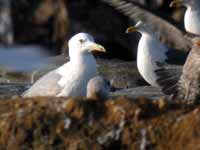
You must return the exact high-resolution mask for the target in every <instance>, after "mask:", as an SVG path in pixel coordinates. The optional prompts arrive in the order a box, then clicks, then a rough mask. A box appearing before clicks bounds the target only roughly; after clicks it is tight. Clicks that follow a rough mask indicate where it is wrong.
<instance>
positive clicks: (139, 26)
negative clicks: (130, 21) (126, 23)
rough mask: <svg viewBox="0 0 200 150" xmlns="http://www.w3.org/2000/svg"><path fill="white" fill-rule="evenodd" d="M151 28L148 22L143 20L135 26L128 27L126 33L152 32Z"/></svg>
mask: <svg viewBox="0 0 200 150" xmlns="http://www.w3.org/2000/svg"><path fill="white" fill-rule="evenodd" d="M149 29H150V28H149V27H148V25H147V24H145V23H144V22H143V21H138V22H137V23H136V24H135V25H134V26H130V27H128V28H127V29H126V33H133V32H137V31H138V32H141V33H142V32H150V30H149Z"/></svg>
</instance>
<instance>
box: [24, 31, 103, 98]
mask: <svg viewBox="0 0 200 150" xmlns="http://www.w3.org/2000/svg"><path fill="white" fill-rule="evenodd" d="M68 47H69V57H70V61H69V62H67V63H65V64H64V65H62V66H61V67H59V68H57V69H55V70H53V71H51V72H49V73H47V74H46V75H44V76H43V77H41V78H40V79H39V80H38V81H37V82H36V83H35V84H34V85H33V86H32V87H31V88H30V89H28V90H27V91H26V92H25V93H24V95H23V97H35V96H54V97H62V96H86V87H87V83H88V81H89V80H90V79H91V78H92V77H94V76H95V75H96V73H97V69H96V61H95V58H94V57H93V55H92V54H91V52H92V51H99V52H105V49H104V47H103V46H101V45H99V44H96V43H95V42H94V39H93V37H92V36H91V35H89V34H86V33H79V34H76V35H75V36H73V37H72V38H71V39H70V40H69V42H68Z"/></svg>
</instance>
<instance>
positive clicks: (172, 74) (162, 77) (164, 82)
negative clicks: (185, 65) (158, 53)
mask: <svg viewBox="0 0 200 150" xmlns="http://www.w3.org/2000/svg"><path fill="white" fill-rule="evenodd" d="M155 73H156V75H157V76H158V78H157V83H158V84H159V86H160V87H161V88H162V91H163V93H164V94H166V95H171V96H173V98H176V97H177V96H178V87H179V84H178V82H179V79H180V76H181V73H182V66H171V65H166V66H162V67H160V68H159V69H157V70H155Z"/></svg>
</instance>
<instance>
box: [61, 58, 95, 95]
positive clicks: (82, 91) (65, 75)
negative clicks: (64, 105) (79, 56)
mask: <svg viewBox="0 0 200 150" xmlns="http://www.w3.org/2000/svg"><path fill="white" fill-rule="evenodd" d="M83 60H84V62H82V63H75V64H73V63H72V62H69V63H70V65H69V64H66V66H63V67H62V68H60V69H59V70H58V73H59V74H60V75H61V76H62V78H61V79H60V81H59V82H58V84H59V85H60V86H62V87H64V88H63V90H62V91H61V92H60V93H59V94H58V95H57V96H58V97H60V96H86V88H87V83H88V81H89V80H90V79H91V78H92V77H94V76H95V75H96V73H97V69H96V61H95V59H94V58H93V56H92V55H89V56H88V58H84V59H83Z"/></svg>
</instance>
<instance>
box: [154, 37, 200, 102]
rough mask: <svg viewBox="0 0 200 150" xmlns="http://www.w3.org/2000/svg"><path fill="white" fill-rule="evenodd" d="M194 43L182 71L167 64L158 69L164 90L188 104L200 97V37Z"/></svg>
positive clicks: (159, 80) (159, 79)
mask: <svg viewBox="0 0 200 150" xmlns="http://www.w3.org/2000/svg"><path fill="white" fill-rule="evenodd" d="M193 43H194V44H193V48H192V50H191V51H190V53H189V55H188V57H187V60H186V62H185V64H184V66H183V69H182V72H176V71H174V70H172V69H170V68H167V66H163V67H162V68H160V69H158V70H156V74H157V75H158V76H159V78H158V80H157V81H158V83H159V85H160V86H161V87H162V90H163V92H164V93H165V94H167V95H172V96H173V98H178V99H180V100H182V101H185V102H186V103H188V104H191V103H196V102H198V101H199V98H200V38H195V39H194V40H193Z"/></svg>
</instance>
